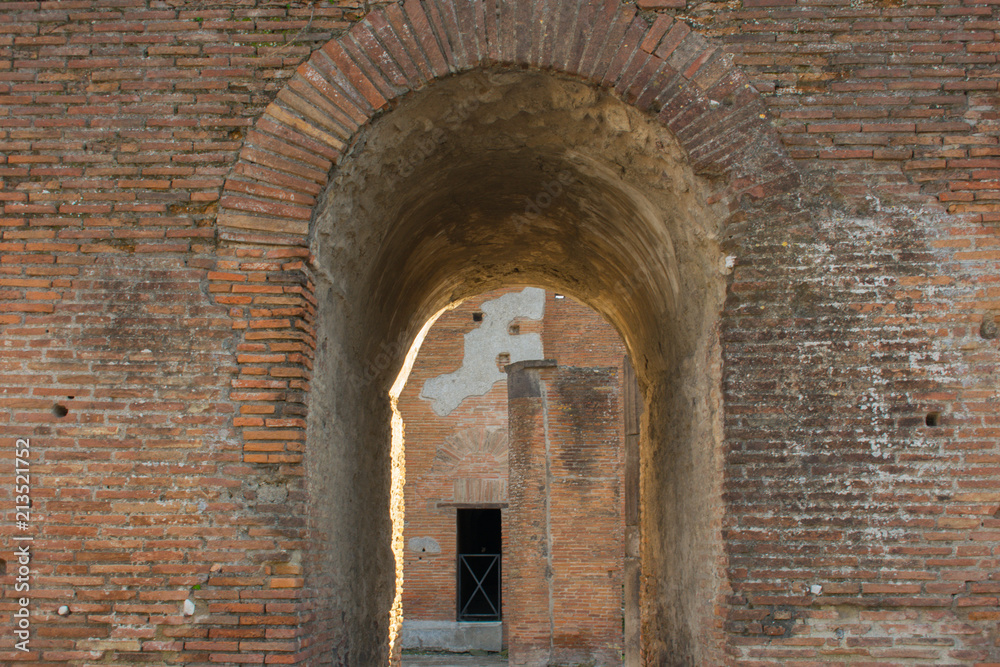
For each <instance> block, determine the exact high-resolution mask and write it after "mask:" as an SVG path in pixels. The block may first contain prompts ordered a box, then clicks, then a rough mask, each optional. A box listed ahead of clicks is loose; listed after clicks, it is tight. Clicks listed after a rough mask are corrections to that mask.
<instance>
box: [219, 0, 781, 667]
mask: <svg viewBox="0 0 1000 667" xmlns="http://www.w3.org/2000/svg"><path fill="white" fill-rule="evenodd" d="M487 9H488V10H489V11H487ZM519 26H532V29H531V30H524V29H521V28H520V27H519ZM496 66H501V67H508V68H519V69H523V70H527V71H543V72H552V73H555V74H559V75H562V76H569V77H573V78H576V79H578V80H582V81H584V82H586V83H587V84H589V85H591V86H594V87H596V88H598V89H600V90H602V91H606V92H608V93H610V94H611V95H612V96H614V97H616V98H617V99H618V100H620V101H621V102H622V103H624V104H626V105H628V106H630V107H632V108H633V109H635V110H637V111H638V112H641V113H643V114H645V115H647V116H652V117H654V118H655V119H656V120H657V121H658V122H659V124H660V125H661V126H662V127H664V128H666V129H667V130H669V133H670V134H671V135H672V136H673V137H674V138H675V139H676V142H677V144H678V145H679V146H680V148H681V149H682V151H683V154H684V160H685V161H686V164H685V168H686V169H689V170H690V172H691V173H693V174H697V175H699V176H701V177H704V178H706V179H707V180H710V181H712V182H713V184H714V187H713V188H712V190H713V194H712V200H713V201H711V202H709V203H711V204H713V205H717V206H718V205H721V207H722V208H723V209H726V210H728V211H730V213H735V212H736V209H737V208H738V207H739V204H740V202H741V201H742V200H744V199H745V198H750V199H760V198H766V197H769V196H771V195H777V194H781V193H784V192H786V191H788V190H789V189H791V188H793V187H795V185H796V184H797V182H798V176H797V173H796V171H795V169H794V167H793V166H792V165H791V164H790V162H789V161H788V159H787V158H786V156H785V154H784V151H783V149H782V148H781V145H780V143H779V141H778V139H777V137H776V136H775V134H774V133H773V130H772V128H771V126H770V121H769V119H768V118H767V114H766V112H765V108H764V106H763V104H762V103H761V102H760V100H759V98H758V95H757V93H756V91H755V90H754V89H753V88H752V86H751V85H750V84H749V82H747V81H746V80H745V79H744V77H743V76H742V75H741V74H740V72H739V71H738V70H737V69H735V68H734V67H733V66H732V64H731V62H730V59H729V58H728V56H727V55H726V54H725V53H724V52H723V51H721V50H720V49H719V48H717V47H716V46H714V45H713V44H711V43H710V42H709V41H708V40H706V39H705V38H703V37H701V36H699V35H697V34H695V33H693V32H692V31H691V30H690V28H688V26H687V25H686V24H685V23H683V22H679V21H675V20H674V19H672V18H671V17H669V16H666V15H661V16H659V17H658V18H657V20H656V21H655V22H654V23H653V24H652V25H650V24H648V23H647V22H646V20H645V19H644V18H643V17H642V16H640V15H638V14H637V13H636V10H635V8H634V7H632V6H630V5H620V4H619V3H617V2H611V1H609V2H591V3H587V4H584V5H582V6H580V8H579V12H577V13H576V14H575V15H574V16H572V18H570V17H569V16H564V15H562V14H561V13H560V12H557V11H555V9H554V8H549V7H548V6H546V5H544V4H543V3H530V2H522V3H498V4H496V5H493V4H490V5H489V6H488V5H487V3H484V2H469V3H467V2H464V1H463V0H459V1H457V2H454V3H452V2H418V1H416V0H408V1H407V2H405V3H403V4H400V5H390V6H388V7H386V8H384V9H380V10H377V11H375V12H372V13H371V14H369V16H368V17H367V18H366V19H365V20H364V21H362V22H360V23H358V24H356V25H354V26H353V27H352V29H351V30H350V31H349V32H348V33H346V34H345V35H343V36H341V37H340V38H338V39H336V40H334V41H332V42H330V43H328V44H326V45H325V46H324V47H323V48H322V49H321V50H319V51H317V52H315V53H314V54H313V56H312V57H311V58H310V59H309V60H308V61H307V62H306V63H304V64H303V65H301V66H300V67H299V68H298V70H297V72H296V73H295V75H294V76H293V77H292V79H291V80H290V81H289V82H288V84H287V86H285V88H284V89H283V90H282V91H281V92H280V93H279V94H278V97H277V100H276V101H275V102H274V103H272V104H271V105H270V106H269V107H268V109H267V110H266V112H265V114H264V115H263V116H262V117H261V118H260V119H259V120H258V121H257V123H256V124H255V126H254V128H253V129H252V130H251V131H250V132H249V134H248V136H247V139H246V143H245V146H244V148H243V150H242V152H241V154H240V159H239V161H238V163H237V164H236V166H235V167H234V169H233V171H232V173H231V175H230V177H229V178H228V179H227V181H226V185H225V189H224V193H223V198H222V200H221V202H220V211H219V214H218V218H217V232H218V237H219V240H220V245H219V255H220V257H219V261H218V265H217V269H218V270H217V271H215V272H214V273H212V274H211V275H210V281H211V285H210V289H211V290H212V291H213V293H215V295H216V298H217V300H218V301H219V302H220V303H223V304H227V305H229V306H230V307H231V311H230V312H231V315H232V316H233V318H234V321H235V323H236V324H235V326H236V327H237V328H238V329H240V330H241V332H240V338H241V340H240V342H239V344H238V359H237V361H238V365H237V367H238V376H237V378H236V379H235V380H234V382H233V386H234V388H233V392H232V394H231V397H232V399H233V401H234V402H235V403H237V404H238V405H242V406H244V407H245V408H246V409H244V410H241V415H240V416H239V417H237V418H236V420H235V421H234V425H235V426H237V427H238V428H240V429H242V431H241V433H242V437H243V460H244V462H245V463H249V464H256V465H260V466H263V467H265V468H267V469H268V470H271V471H275V473H276V474H279V475H281V474H283V475H302V474H305V470H304V466H303V465H302V463H303V454H304V451H305V440H306V430H307V425H306V408H305V405H306V403H307V399H308V397H309V392H310V381H311V377H310V376H311V373H312V369H313V363H314V360H315V359H316V357H317V347H318V342H317V339H318V337H319V336H318V335H317V307H318V306H317V289H316V283H315V278H316V276H315V275H314V271H313V266H312V265H311V264H312V262H313V260H314V259H315V258H314V257H313V256H312V254H311V250H310V243H311V240H312V238H311V235H312V234H313V232H314V231H315V230H314V226H315V225H314V224H313V223H314V220H315V217H316V211H317V210H318V207H319V203H320V202H321V199H322V197H323V194H324V192H326V191H327V189H328V186H329V179H330V176H331V174H332V173H334V171H335V168H336V167H337V166H338V165H340V164H341V163H342V157H343V156H344V155H346V154H348V153H350V151H351V150H352V146H353V144H354V142H355V141H356V138H357V137H358V136H359V132H360V131H361V130H362V129H363V128H365V127H367V126H369V125H370V124H371V122H372V121H373V120H375V119H377V118H378V117H379V116H381V115H383V114H386V113H391V111H392V110H393V109H395V108H396V107H397V106H398V105H399V104H401V103H402V102H403V101H404V100H405V99H407V98H408V97H410V96H411V95H413V94H417V93H419V92H421V91H423V90H425V89H427V88H429V87H430V86H432V85H433V84H434V83H435V82H437V81H439V80H444V79H448V78H453V75H460V74H462V73H466V72H473V71H476V70H479V69H482V68H487V67H496ZM727 207H728V208H727ZM730 233H733V234H739V233H740V230H739V229H738V228H736V227H733V228H731V232H730ZM406 344H408V343H407V341H406V340H405V339H399V338H392V340H391V341H390V343H389V347H388V348H385V347H383V350H382V354H381V355H379V356H376V357H374V359H373V361H372V362H371V363H370V364H369V367H368V368H367V369H366V370H368V371H372V370H373V373H372V375H373V376H378V379H380V380H381V379H382V378H381V376H383V375H385V374H386V373H387V372H389V369H390V368H392V367H393V365H394V364H395V363H396V362H397V361H398V357H399V356H400V354H401V353H402V352H405V350H404V349H402V348H403V347H405V345H406ZM319 345H322V342H320V343H319ZM381 356H384V357H385V359H384V363H383V361H380V358H381ZM655 393H656V392H654V394H655ZM662 400H667V399H662ZM671 400H673V399H671ZM314 417H315V416H314V415H310V419H312V418H314ZM652 430H654V432H655V431H656V429H652ZM661 432H662V429H661ZM366 465H367V464H366ZM319 511H321V512H323V511H336V510H335V509H331V508H329V507H327V508H321V509H320V510H319ZM324 540H325V541H324ZM314 541H315V542H316V544H317V545H318V544H321V543H322V544H326V545H327V546H328V547H329V546H330V545H332V544H335V542H336V536H335V535H333V534H331V535H328V536H327V537H326V538H324V539H319V538H315V539H314ZM314 548H322V547H318V546H315V545H314ZM278 579H279V578H277V577H276V581H277V580H278ZM273 585H278V586H283V585H285V583H284V582H279V583H277V584H273ZM328 585H332V584H329V582H327V581H326V580H324V579H323V578H322V577H320V578H319V579H317V580H315V581H314V582H313V583H312V584H310V585H309V589H308V590H307V595H319V594H318V593H317V591H320V590H322V588H323V587H324V586H328ZM686 586H687V587H688V589H689V590H687V592H683V593H678V594H683V595H687V596H691V595H694V593H693V592H692V591H691V590H690V587H691V584H690V583H688V584H686ZM719 590H721V589H717V590H716V593H714V594H713V597H712V600H709V601H708V602H707V606H708V607H711V605H712V604H713V603H714V601H715V600H717V599H718V591H719ZM323 604H324V603H323V602H322V601H317V602H315V603H313V605H312V606H311V608H310V610H309V611H308V612H307V611H306V610H302V611H301V612H300V613H301V614H302V617H303V621H304V622H305V619H306V615H307V613H308V614H311V615H312V616H311V618H312V619H313V621H311V623H312V624H311V625H309V627H313V628H319V629H320V631H318V632H317V633H316V634H317V635H319V636H318V637H317V638H310V639H307V640H304V641H303V642H302V650H303V652H304V654H305V655H315V654H316V653H317V652H327V651H330V650H337V651H339V652H340V654H341V655H346V656H349V657H348V658H347V660H348V664H352V663H350V661H351V660H355V661H360V662H359V663H358V664H367V663H366V661H369V660H372V659H373V656H375V655H377V651H378V649H377V647H376V648H372V647H369V646H362V647H361V648H358V645H359V644H366V642H367V643H373V645H374V643H375V640H370V639H366V640H359V639H357V635H359V634H375V633H380V632H381V631H382V630H381V625H380V624H379V622H377V621H373V620H371V619H362V620H361V621H358V622H356V623H354V624H353V625H350V628H351V629H350V631H349V632H346V633H344V635H345V636H338V635H337V633H336V632H335V631H334V632H333V633H332V634H331V631H330V628H331V627H335V626H336V625H337V620H336V618H335V617H336V615H337V611H338V610H337V609H332V608H327V607H324V606H323ZM698 613H702V612H698ZM708 613H710V612H708ZM664 624H666V625H669V624H670V623H669V622H667V621H662V620H661V621H658V622H657V624H654V625H653V626H651V627H653V628H654V630H656V629H657V628H659V627H661V626H663V625H664ZM714 632H716V631H715V630H713V629H711V628H706V629H704V630H703V631H701V632H700V636H699V637H694V636H693V635H691V636H685V637H684V638H682V639H677V640H674V641H673V643H671V642H667V641H660V642H659V643H658V645H657V646H655V647H653V648H651V649H650V651H651V652H650V653H649V655H650V656H652V657H651V658H650V659H652V660H654V661H656V660H658V659H660V658H662V656H664V655H670V654H671V652H673V654H674V655H687V656H694V655H698V654H699V649H697V647H695V646H694V644H697V643H698V642H702V643H704V642H705V641H711V640H706V639H705V637H707V636H709V635H712V633H714ZM372 651H376V652H375V653H373V652H372ZM702 654H704V651H702ZM320 661H322V660H320Z"/></svg>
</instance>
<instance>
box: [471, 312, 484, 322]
mask: <svg viewBox="0 0 1000 667" xmlns="http://www.w3.org/2000/svg"><path fill="white" fill-rule="evenodd" d="M472 321H473V322H482V321H483V314H482V313H480V312H475V313H472Z"/></svg>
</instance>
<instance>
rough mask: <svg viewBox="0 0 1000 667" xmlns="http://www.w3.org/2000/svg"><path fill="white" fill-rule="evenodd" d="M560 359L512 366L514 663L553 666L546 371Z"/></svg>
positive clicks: (509, 556)
mask: <svg viewBox="0 0 1000 667" xmlns="http://www.w3.org/2000/svg"><path fill="white" fill-rule="evenodd" d="M554 368H555V361H551V360H545V361H520V362H517V363H515V364H511V365H509V366H507V414H508V450H507V451H508V454H507V457H508V458H507V460H508V466H509V471H510V472H509V481H508V486H507V494H508V499H509V502H510V505H509V515H508V516H509V519H508V526H509V531H508V534H509V543H508V545H505V549H504V550H505V552H506V564H505V568H506V569H505V570H504V578H505V580H506V586H505V593H506V598H505V599H504V619H505V621H506V623H507V645H508V655H509V657H510V664H511V665H545V664H548V659H549V651H550V647H551V645H552V599H551V594H550V585H551V578H550V569H549V568H550V556H551V554H550V552H549V535H548V521H547V518H548V510H549V507H548V496H549V482H548V479H547V477H548V475H547V466H546V447H545V440H546V433H545V422H546V414H545V408H546V406H545V397H544V396H543V395H542V386H543V380H542V377H541V376H542V374H543V373H545V374H548V373H550V372H551V370H552V369H554Z"/></svg>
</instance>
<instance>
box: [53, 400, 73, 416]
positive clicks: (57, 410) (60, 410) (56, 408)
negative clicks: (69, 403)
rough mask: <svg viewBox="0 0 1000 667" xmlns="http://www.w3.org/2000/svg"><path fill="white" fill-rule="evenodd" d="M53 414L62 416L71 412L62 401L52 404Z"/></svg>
mask: <svg viewBox="0 0 1000 667" xmlns="http://www.w3.org/2000/svg"><path fill="white" fill-rule="evenodd" d="M52 414H54V415H55V416H56V417H60V418H62V417H65V416H66V415H68V414H69V409H68V408H67V407H66V406H65V405H63V404H61V403H56V404H55V405H53V406H52Z"/></svg>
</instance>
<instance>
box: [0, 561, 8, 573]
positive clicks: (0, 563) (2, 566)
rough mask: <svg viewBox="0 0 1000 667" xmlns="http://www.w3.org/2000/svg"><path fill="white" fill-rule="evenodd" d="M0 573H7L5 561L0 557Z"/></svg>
mask: <svg viewBox="0 0 1000 667" xmlns="http://www.w3.org/2000/svg"><path fill="white" fill-rule="evenodd" d="M0 574H7V561H5V560H4V559H3V558H0Z"/></svg>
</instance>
